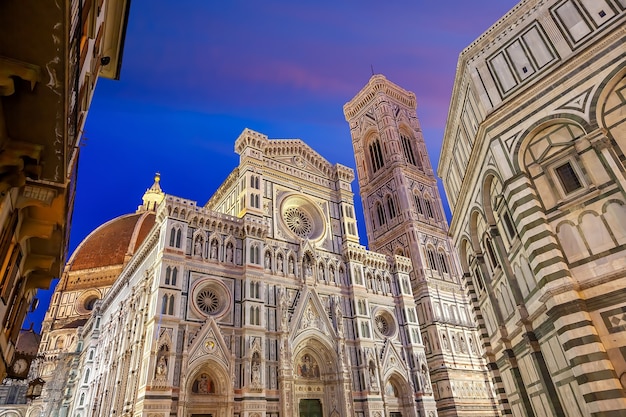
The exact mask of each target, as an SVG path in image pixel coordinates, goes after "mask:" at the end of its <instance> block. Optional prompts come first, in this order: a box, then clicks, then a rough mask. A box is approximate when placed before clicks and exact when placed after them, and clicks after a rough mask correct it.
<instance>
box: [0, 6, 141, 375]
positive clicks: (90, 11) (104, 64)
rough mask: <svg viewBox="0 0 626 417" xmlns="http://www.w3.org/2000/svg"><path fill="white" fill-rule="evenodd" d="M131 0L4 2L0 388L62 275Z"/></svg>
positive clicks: (0, 25)
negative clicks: (43, 292) (85, 160)
mask: <svg viewBox="0 0 626 417" xmlns="http://www.w3.org/2000/svg"><path fill="white" fill-rule="evenodd" d="M129 7H130V1H129V0H97V1H86V0H59V1H49V2H48V1H45V2H28V1H21V0H5V1H2V2H0V155H1V156H0V270H2V271H3V272H2V275H1V276H0V323H1V324H2V329H3V331H2V332H0V379H4V377H5V376H8V377H9V378H12V379H13V380H16V381H17V380H23V379H25V378H26V376H27V374H28V366H27V367H26V368H24V366H23V362H22V360H20V358H19V355H17V353H18V352H17V351H16V343H17V338H18V335H19V333H20V329H21V327H22V323H23V322H24V317H25V316H26V313H27V311H28V310H29V309H33V308H35V307H36V304H37V302H38V300H37V298H36V293H37V289H38V288H48V287H49V286H50V283H51V282H52V280H53V279H55V278H58V277H59V276H60V275H61V272H62V271H63V263H64V262H65V260H66V258H67V246H68V243H69V228H70V222H71V218H72V210H73V206H74V192H75V187H76V176H77V170H76V164H77V161H78V153H79V149H80V147H79V145H80V143H79V142H80V140H81V135H82V131H83V127H84V125H85V119H86V117H87V112H88V110H89V105H90V103H91V98H92V96H93V92H94V88H95V85H96V81H97V79H98V77H99V76H103V77H107V78H113V79H117V78H119V74H120V66H121V62H122V50H123V46H124V33H125V31H126V25H127V21H128V9H129Z"/></svg>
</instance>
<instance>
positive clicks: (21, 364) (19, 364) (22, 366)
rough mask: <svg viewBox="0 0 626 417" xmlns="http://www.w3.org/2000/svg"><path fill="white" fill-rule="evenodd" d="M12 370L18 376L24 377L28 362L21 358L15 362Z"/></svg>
mask: <svg viewBox="0 0 626 417" xmlns="http://www.w3.org/2000/svg"><path fill="white" fill-rule="evenodd" d="M11 369H12V370H13V372H14V373H15V374H16V375H22V374H24V373H25V372H26V370H27V369H28V362H26V359H24V358H20V359H18V360H16V361H15V362H13V366H12V367H11Z"/></svg>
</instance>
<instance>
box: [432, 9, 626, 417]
mask: <svg viewBox="0 0 626 417" xmlns="http://www.w3.org/2000/svg"><path fill="white" fill-rule="evenodd" d="M625 27H626V2H624V1H622V0H593V1H588V0H549V1H522V2H520V3H519V4H518V5H517V6H516V7H514V8H513V9H512V10H511V11H510V12H509V13H508V14H507V15H505V16H504V17H503V18H502V19H501V20H500V21H498V22H497V23H496V24H494V25H493V26H492V27H491V29H489V30H488V31H487V32H485V34H483V35H482V36H481V37H480V38H478V39H477V40H476V41H475V42H473V43H472V44H471V45H470V46H468V47H467V48H466V49H465V50H464V51H463V52H462V53H461V56H460V59H459V64H458V66H457V68H458V71H457V74H456V79H455V85H454V90H453V94H452V102H451V105H450V110H449V116H448V122H447V126H446V131H445V138H444V143H443V149H442V153H441V159H440V163H439V168H438V172H439V175H440V176H441V177H442V178H443V182H444V186H445V189H446V193H447V196H448V200H449V202H450V205H451V208H452V213H453V216H452V222H451V225H450V233H451V235H452V236H453V239H454V243H455V245H456V246H457V247H458V249H459V252H460V259H461V267H462V270H463V273H464V275H465V277H466V280H467V282H468V283H469V288H470V292H471V297H472V302H473V306H474V310H475V311H476V313H477V315H478V318H479V324H480V328H481V339H482V343H483V344H484V345H485V346H486V357H487V360H488V362H489V366H490V368H491V369H492V371H493V374H494V383H495V385H496V387H497V392H498V394H499V402H500V404H501V407H502V410H503V412H504V413H505V414H512V415H515V416H548V415H549V416H552V415H555V416H556V415H566V416H615V417H617V416H623V415H626V391H625V387H626V326H625V325H624V324H625V323H626V322H625V321H624V318H625V317H626V316H625V315H624V313H625V312H626V289H625V288H626V176H625V174H624V173H625V172H626V163H625V161H626V157H625V154H626V116H625V115H626V100H625V98H624V97H625V94H626V79H625V76H626V56H625V54H626V48H625V47H624V45H625V39H626V32H625V30H624V28H625Z"/></svg>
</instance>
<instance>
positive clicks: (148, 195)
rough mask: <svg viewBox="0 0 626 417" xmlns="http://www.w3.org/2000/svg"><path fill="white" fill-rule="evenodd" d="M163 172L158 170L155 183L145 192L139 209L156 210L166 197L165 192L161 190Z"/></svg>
mask: <svg viewBox="0 0 626 417" xmlns="http://www.w3.org/2000/svg"><path fill="white" fill-rule="evenodd" d="M160 182H161V174H160V173H159V172H157V173H156V174H154V183H153V184H152V186H151V187H150V188H148V189H147V190H146V192H145V193H144V194H143V198H142V199H143V204H142V205H141V206H139V208H138V209H137V211H147V210H152V211H154V210H156V208H157V206H158V205H159V204H160V203H161V201H163V199H164V198H165V193H164V192H163V190H161V185H160Z"/></svg>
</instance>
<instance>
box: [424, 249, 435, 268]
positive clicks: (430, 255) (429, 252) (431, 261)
mask: <svg viewBox="0 0 626 417" xmlns="http://www.w3.org/2000/svg"><path fill="white" fill-rule="evenodd" d="M426 257H427V258H428V267H429V268H430V269H435V270H436V269H437V262H436V261H435V252H434V251H433V250H432V249H427V250H426Z"/></svg>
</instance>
